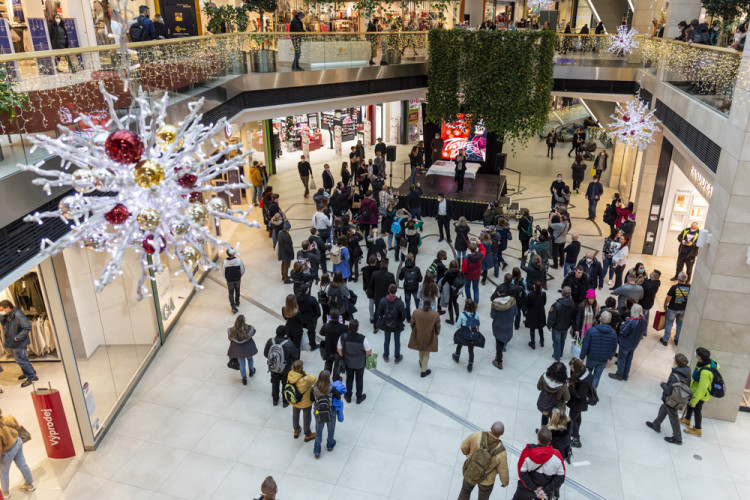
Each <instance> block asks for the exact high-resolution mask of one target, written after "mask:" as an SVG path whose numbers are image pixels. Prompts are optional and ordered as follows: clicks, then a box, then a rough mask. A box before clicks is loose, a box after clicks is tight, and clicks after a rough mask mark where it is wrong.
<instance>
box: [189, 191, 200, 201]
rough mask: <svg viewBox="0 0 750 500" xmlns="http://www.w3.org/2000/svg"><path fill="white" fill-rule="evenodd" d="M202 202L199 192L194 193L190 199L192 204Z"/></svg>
mask: <svg viewBox="0 0 750 500" xmlns="http://www.w3.org/2000/svg"><path fill="white" fill-rule="evenodd" d="M200 200H201V194H200V193H199V192H198V191H193V192H192V193H190V196H189V197H188V201H189V202H190V203H197V202H199V201H200Z"/></svg>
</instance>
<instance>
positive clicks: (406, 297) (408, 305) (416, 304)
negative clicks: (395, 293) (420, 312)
mask: <svg viewBox="0 0 750 500" xmlns="http://www.w3.org/2000/svg"><path fill="white" fill-rule="evenodd" d="M412 297H413V298H414V309H419V297H417V291H416V290H415V291H413V292H407V291H404V302H405V303H406V317H407V318H411V299H412Z"/></svg>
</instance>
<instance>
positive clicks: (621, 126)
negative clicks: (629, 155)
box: [609, 96, 661, 149]
mask: <svg viewBox="0 0 750 500" xmlns="http://www.w3.org/2000/svg"><path fill="white" fill-rule="evenodd" d="M655 111H656V110H653V111H650V110H649V109H648V104H646V103H645V102H643V101H642V100H641V99H640V98H639V97H638V96H634V97H633V99H631V100H629V101H628V102H626V103H625V105H624V106H623V105H622V103H619V102H618V103H617V109H615V114H613V115H611V116H610V118H612V119H613V120H615V121H614V122H613V123H610V124H609V127H610V128H611V129H612V132H611V133H610V134H611V136H612V138H613V139H617V140H619V141H620V142H623V143H625V144H627V145H628V146H638V147H639V148H641V149H642V148H645V147H646V146H647V145H648V144H649V143H650V142H653V140H654V133H656V132H659V131H660V130H661V129H660V128H659V123H660V122H659V120H658V119H656V118H655V117H654V112H655Z"/></svg>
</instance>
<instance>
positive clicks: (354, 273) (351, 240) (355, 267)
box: [346, 227, 364, 281]
mask: <svg viewBox="0 0 750 500" xmlns="http://www.w3.org/2000/svg"><path fill="white" fill-rule="evenodd" d="M363 239H364V237H363V236H362V234H361V233H360V232H359V231H357V230H356V229H354V228H353V227H350V228H349V231H348V234H347V235H346V244H347V247H348V249H349V281H357V280H359V261H360V259H361V258H362V247H361V246H360V244H359V242H360V241H362V240H363Z"/></svg>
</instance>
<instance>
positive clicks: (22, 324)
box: [0, 307, 31, 349]
mask: <svg viewBox="0 0 750 500" xmlns="http://www.w3.org/2000/svg"><path fill="white" fill-rule="evenodd" d="M0 324H2V325H3V335H4V336H3V342H4V345H5V347H6V348H8V349H19V348H21V347H26V346H27V345H29V344H30V343H31V340H30V339H29V333H31V323H29V320H28V319H26V316H24V314H23V313H22V312H21V311H19V310H18V308H17V307H14V308H13V310H11V311H10V314H6V315H5V316H0Z"/></svg>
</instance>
